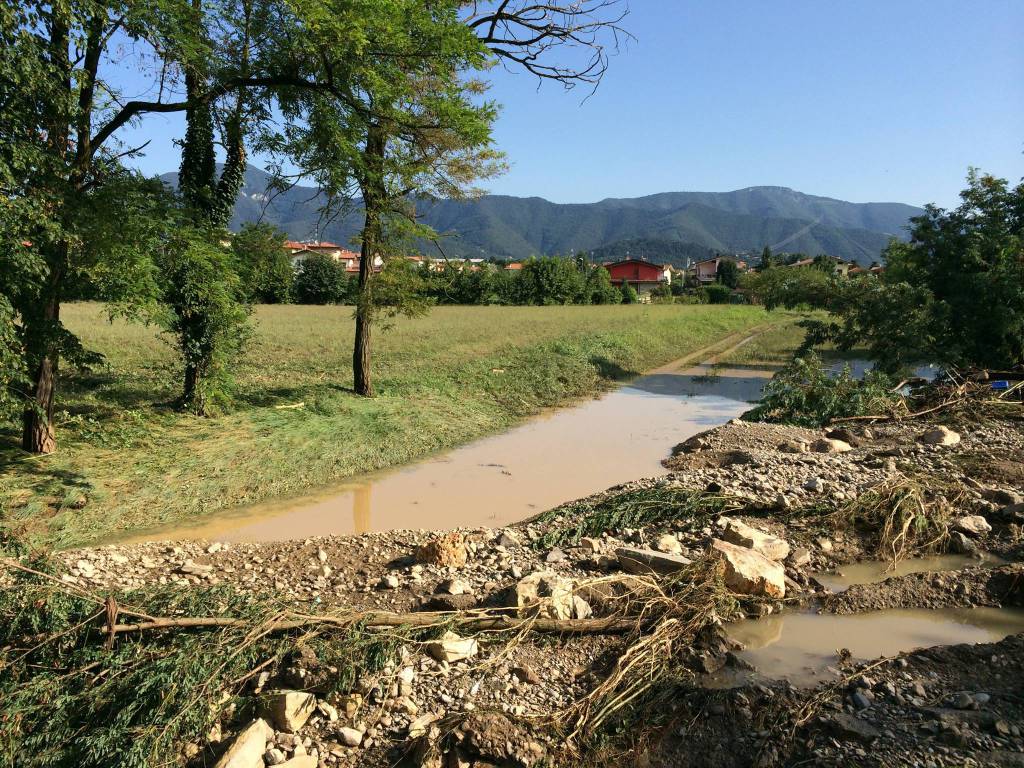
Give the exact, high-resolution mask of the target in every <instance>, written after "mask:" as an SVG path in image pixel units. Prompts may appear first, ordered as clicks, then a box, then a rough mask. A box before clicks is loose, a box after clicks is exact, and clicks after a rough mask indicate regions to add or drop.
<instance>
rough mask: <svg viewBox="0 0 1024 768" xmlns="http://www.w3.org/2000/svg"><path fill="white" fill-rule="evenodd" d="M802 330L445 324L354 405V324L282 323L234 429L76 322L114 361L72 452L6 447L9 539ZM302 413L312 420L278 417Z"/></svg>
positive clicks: (245, 371)
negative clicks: (739, 338)
mask: <svg viewBox="0 0 1024 768" xmlns="http://www.w3.org/2000/svg"><path fill="white" fill-rule="evenodd" d="M787 317H788V316H787V315H784V314H781V313H774V314H772V315H768V314H767V313H765V312H764V311H763V310H762V309H759V308H754V307H742V306H722V307H717V306H674V305H670V306H615V307H442V308H438V309H435V310H434V311H433V312H431V313H430V314H429V315H428V316H427V317H425V318H420V319H416V320H404V319H403V320H398V321H396V323H395V324H394V326H393V327H391V328H389V329H387V330H383V329H382V330H378V332H377V335H376V337H375V349H376V359H375V362H374V373H375V379H376V384H377V389H378V396H377V397H376V398H374V399H372V400H369V399H365V398H360V397H357V396H355V395H354V394H353V393H352V391H351V389H350V385H351V375H352V371H351V361H350V355H351V351H350V350H351V344H352V321H351V309H350V308H347V307H298V306H267V307H260V308H258V309H257V311H256V315H255V324H256V334H255V337H254V339H253V341H252V344H251V346H250V348H249V351H248V353H247V355H246V357H245V359H244V360H243V361H242V362H241V363H240V365H239V369H238V371H237V379H238V392H237V399H236V403H235V405H234V408H233V410H232V411H231V412H228V413H225V414H223V415H221V416H218V417H215V418H208V419H199V418H194V417H189V416H184V415H182V414H179V413H176V412H175V411H173V410H172V408H171V405H170V404H171V402H172V401H173V399H174V397H175V396H176V395H177V394H178V386H179V384H178V382H179V379H180V371H179V370H178V369H177V367H176V365H175V361H174V356H173V354H172V351H171V349H170V348H169V347H168V346H167V345H166V343H165V342H164V341H163V340H162V339H160V338H159V337H158V336H157V334H156V332H155V331H154V330H153V329H152V328H147V327H144V326H141V325H133V324H127V323H124V322H121V321H118V322H114V323H109V322H107V320H106V318H105V316H104V314H103V311H102V308H101V307H100V306H98V305H95V304H77V305H69V306H68V307H67V308H66V311H65V312H64V319H65V322H66V323H67V325H68V326H69V327H70V328H71V329H72V330H74V331H75V332H76V333H78V334H80V335H81V337H82V338H83V340H84V341H85V343H86V345H87V346H88V347H89V348H91V349H94V350H97V351H99V352H101V353H103V354H104V355H105V356H106V365H105V366H104V367H102V368H100V369H97V370H95V371H93V372H92V373H88V374H74V373H72V374H66V375H65V376H64V378H63V379H62V382H61V389H60V392H59V403H58V411H59V412H60V416H59V419H58V424H57V429H58V439H59V450H58V452H57V453H56V454H54V455H52V456H47V457H32V456H27V455H25V454H24V453H22V452H21V451H20V450H19V449H18V448H17V438H16V433H15V429H14V425H6V427H5V429H4V430H3V433H2V440H3V444H2V447H0V456H2V460H3V464H4V469H3V471H2V474H0V504H2V512H0V514H2V522H3V525H4V526H5V527H6V528H8V529H9V530H12V531H14V532H16V533H17V534H19V535H24V536H26V537H28V538H29V539H31V540H34V541H36V542H39V543H47V544H52V545H56V546H64V547H66V546H73V545H79V544H86V543H93V542H97V541H103V540H110V539H112V538H115V537H117V536H119V535H124V534H126V533H128V532H130V531H138V530H142V529H145V528H149V527H153V526H157V525H165V524H168V523H172V522H175V521H179V520H185V519H187V518H190V517H194V516H198V515H202V514H206V513H210V512H214V511H216V510H219V509H224V508H228V507H233V506H236V505H240V504H247V503H252V502H256V501H260V500H264V499H267V498H271V497H275V496H285V495H293V494H298V493H300V492H302V491H303V490H305V489H308V488H311V487H315V486H320V485H325V484H328V483H330V482H333V481H337V480H340V479H342V478H345V477H347V476H350V475H354V474H358V473H362V472H365V471H369V470H374V469H380V468H383V467H387V466H392V465H397V464H401V463H405V462H408V461H411V460H414V459H417V458H420V457H423V456H425V455H427V454H430V453H432V452H435V451H438V450H440V449H443V448H447V447H451V446H453V445H457V444H460V443H464V442H467V441H469V440H471V439H473V438H476V437H479V436H482V435H485V434H487V433H491V432H495V431H497V430H501V429H503V428H506V427H508V426H510V425H512V424H514V423H516V422H517V421H519V420H521V419H523V418H524V417H526V416H528V415H530V414H532V413H536V412H537V411H538V410H539V409H542V408H545V407H550V406H555V405H559V404H564V403H566V402H569V401H571V400H573V399H576V398H580V397H584V396H587V395H590V394H593V393H595V392H597V391H599V390H601V389H602V388H604V387H606V386H607V385H608V384H609V382H611V381H614V380H617V379H622V378H625V377H628V376H631V375H633V374H636V373H638V372H641V371H643V370H645V369H648V368H651V367H654V366H656V365H659V364H662V363H665V362H668V361H670V360H673V359H675V358H678V357H682V356H684V355H686V354H687V353H689V352H693V351H695V350H698V349H700V348H702V347H705V346H708V345H710V344H714V343H715V342H717V341H719V340H722V339H724V338H726V337H728V336H730V335H732V334H737V333H742V332H744V331H747V330H749V329H752V328H754V327H761V326H764V325H765V324H773V323H779V322H784V321H785V320H786V318H787ZM298 403H302V404H303V405H302V406H301V407H297V408H289V409H285V408H278V407H276V406H287V405H295V404H298Z"/></svg>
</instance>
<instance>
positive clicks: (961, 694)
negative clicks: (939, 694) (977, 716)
mask: <svg viewBox="0 0 1024 768" xmlns="http://www.w3.org/2000/svg"><path fill="white" fill-rule="evenodd" d="M949 703H950V704H951V705H952V706H954V707H956V708H957V709H971V708H972V707H974V706H975V703H974V697H973V696H971V694H969V693H968V692H967V691H958V692H957V693H954V694H953V695H952V696H951V697H950V700H949Z"/></svg>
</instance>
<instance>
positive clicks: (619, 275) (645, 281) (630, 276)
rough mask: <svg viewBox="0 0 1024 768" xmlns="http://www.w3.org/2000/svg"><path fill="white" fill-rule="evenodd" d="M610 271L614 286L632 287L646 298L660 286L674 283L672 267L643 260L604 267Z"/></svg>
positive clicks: (619, 262) (629, 260) (617, 262)
mask: <svg viewBox="0 0 1024 768" xmlns="http://www.w3.org/2000/svg"><path fill="white" fill-rule="evenodd" d="M602 266H603V267H604V268H605V269H607V270H608V274H609V276H610V277H611V281H612V285H617V286H622V285H623V284H626V285H629V286H631V287H632V288H633V289H634V290H635V291H636V292H637V294H639V295H640V296H645V295H647V294H650V292H651V291H653V290H654V289H655V288H657V287H658V286H660V285H667V284H669V283H671V282H672V267H671V266H669V265H668V264H655V263H653V262H650V261H644V260H643V259H624V260H622V261H615V262H612V263H610V264H603V265H602Z"/></svg>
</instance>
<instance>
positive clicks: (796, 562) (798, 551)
mask: <svg viewBox="0 0 1024 768" xmlns="http://www.w3.org/2000/svg"><path fill="white" fill-rule="evenodd" d="M789 562H790V564H791V565H793V566H794V567H796V568H802V567H804V566H805V565H810V564H811V553H810V550H808V549H806V548H805V547H796V548H795V549H794V550H792V551H791V552H790V553H789Z"/></svg>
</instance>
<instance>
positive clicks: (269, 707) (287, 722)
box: [263, 691, 316, 733]
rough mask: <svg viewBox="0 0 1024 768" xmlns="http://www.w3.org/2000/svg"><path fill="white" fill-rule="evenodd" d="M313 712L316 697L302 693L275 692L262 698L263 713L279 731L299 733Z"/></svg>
mask: <svg viewBox="0 0 1024 768" xmlns="http://www.w3.org/2000/svg"><path fill="white" fill-rule="evenodd" d="M315 710H316V696H314V695H313V694H311V693H305V692H304V691H275V692H274V693H269V694H267V695H265V696H264V697H263V711H264V713H265V714H266V716H267V717H268V718H269V719H270V722H272V723H273V724H274V728H276V729H277V730H279V731H286V732H287V733H296V732H298V731H300V730H301V729H302V726H304V725H305V724H306V721H307V720H309V716H310V715H312V714H313V712H314V711H315Z"/></svg>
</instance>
